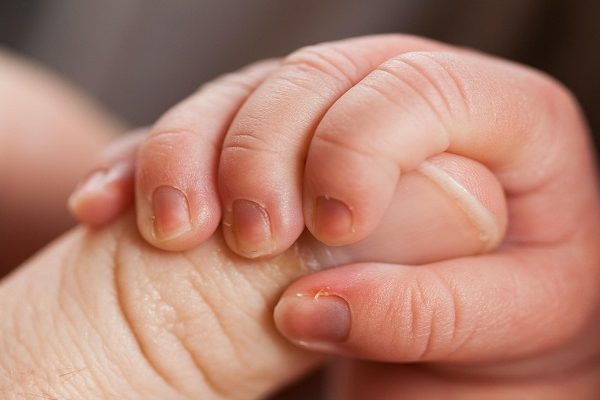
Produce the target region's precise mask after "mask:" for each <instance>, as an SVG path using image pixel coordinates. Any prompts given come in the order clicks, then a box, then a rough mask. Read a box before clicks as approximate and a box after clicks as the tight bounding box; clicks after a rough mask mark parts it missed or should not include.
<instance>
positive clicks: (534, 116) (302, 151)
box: [75, 36, 600, 398]
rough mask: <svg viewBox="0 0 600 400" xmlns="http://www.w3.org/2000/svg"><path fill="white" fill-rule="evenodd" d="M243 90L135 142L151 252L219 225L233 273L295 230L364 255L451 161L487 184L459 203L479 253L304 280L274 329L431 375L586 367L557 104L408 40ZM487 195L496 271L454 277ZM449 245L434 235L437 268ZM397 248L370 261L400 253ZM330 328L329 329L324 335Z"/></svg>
mask: <svg viewBox="0 0 600 400" xmlns="http://www.w3.org/2000/svg"><path fill="white" fill-rule="evenodd" d="M243 76H246V77H248V76H250V77H251V78H249V79H244V80H242V82H244V83H243V84H241V85H240V84H239V81H238V80H235V82H238V83H236V84H231V85H222V84H212V86H209V87H207V88H205V89H203V90H201V91H200V92H199V93H198V94H196V95H194V96H192V97H191V98H190V99H188V100H186V101H184V102H183V103H181V104H180V105H178V106H177V107H175V108H174V109H173V110H172V111H170V112H169V113H167V114H166V115H165V117H163V118H162V119H161V120H160V121H159V122H158V123H157V124H156V125H155V126H154V127H153V128H152V130H151V133H150V135H149V137H148V139H147V140H146V141H145V142H144V143H143V145H142V147H141V149H140V153H139V158H138V162H139V164H138V171H139V172H138V175H137V186H136V187H137V189H136V190H137V196H136V199H137V200H136V201H137V212H138V225H139V227H140V231H141V232H142V234H143V235H144V237H145V238H146V239H147V240H148V241H150V242H151V243H153V244H155V245H157V246H159V247H162V248H165V249H171V250H174V249H182V248H187V247H189V246H193V245H195V244H196V243H198V242H201V241H203V240H204V239H205V238H206V237H208V236H209V235H210V234H211V233H212V231H213V230H214V229H216V227H217V225H218V222H219V217H220V215H221V213H223V220H224V233H225V237H226V239H227V243H228V244H229V245H230V247H231V248H232V249H234V251H236V252H237V253H239V254H242V255H247V256H259V255H271V254H276V253H279V252H281V251H282V250H284V249H286V248H287V247H289V245H290V244H291V243H293V242H294V240H296V238H297V237H298V235H299V234H300V232H301V231H302V228H303V226H304V225H306V226H307V227H308V228H309V230H310V231H311V232H312V233H313V235H314V236H315V237H316V238H317V239H318V240H320V241H322V242H324V243H328V244H332V245H342V244H343V245H352V246H360V245H361V244H362V243H364V239H365V238H368V237H370V235H376V234H377V232H378V231H379V230H380V229H381V226H382V225H385V224H386V223H389V222H390V221H391V220H390V219H389V218H386V217H384V216H385V215H389V214H387V213H389V212H391V211H390V210H393V208H394V205H395V204H396V203H395V200H397V199H398V196H396V195H397V194H398V191H397V188H396V184H397V182H402V181H403V180H404V179H405V177H406V176H408V175H405V174H407V173H408V172H410V171H414V170H415V169H420V170H421V172H423V171H425V173H427V167H426V168H423V167H422V165H423V164H422V163H423V161H425V160H427V159H430V158H431V157H432V156H434V155H437V154H440V153H442V152H449V153H453V154H457V155H461V156H464V157H467V158H469V159H472V160H475V161H477V163H476V165H477V166H481V165H483V166H485V168H487V170H485V169H484V171H486V172H488V170H489V171H491V173H493V177H494V178H493V179H486V180H485V182H486V184H484V185H481V186H477V185H475V186H472V187H471V188H470V189H471V194H473V196H472V197H474V198H476V199H478V200H479V202H475V203H473V202H469V204H478V205H476V206H475V207H472V208H466V210H467V213H468V216H469V218H468V219H469V221H471V222H473V223H472V224H471V225H469V226H471V229H472V227H473V226H475V227H476V229H475V231H477V232H478V233H481V234H480V235H475V237H478V238H479V246H471V247H469V248H468V251H465V250H466V249H465V248H461V251H458V252H457V253H456V254H452V255H451V257H452V258H450V259H447V260H444V261H440V260H443V257H441V254H442V253H443V252H441V253H436V254H435V255H433V256H432V257H431V258H429V259H427V257H423V255H422V253H423V251H424V250H425V249H426V246H423V247H421V248H419V249H418V250H419V251H420V252H421V256H420V258H419V257H415V259H414V260H412V259H410V258H408V259H405V260H402V258H403V257H402V255H401V252H400V246H398V248H397V249H398V251H397V252H396V253H394V252H393V251H392V252H391V253H386V256H385V257H382V258H379V256H377V254H375V257H374V258H372V259H365V261H385V262H403V263H407V262H411V263H420V264H425V263H426V262H430V263H428V264H427V265H422V266H421V267H419V268H413V267H408V266H405V265H390V264H382V263H372V262H370V263H362V264H353V265H346V266H344V267H341V268H336V269H332V270H329V271H324V272H320V273H316V274H313V275H310V276H307V277H305V278H302V279H300V280H299V281H297V282H295V283H294V284H293V285H292V286H291V287H290V288H288V290H287V291H286V293H285V294H284V296H283V298H282V300H281V302H280V303H279V305H278V307H277V309H276V313H275V317H276V321H277V323H278V326H279V328H280V330H281V331H282V332H283V333H284V334H285V335H286V336H288V337H289V338H290V339H291V340H293V341H295V342H297V343H299V344H300V345H302V346H306V347H308V348H314V349H319V350H322V351H328V352H331V353H336V354H343V355H353V356H357V357H362V358H369V359H373V360H384V361H398V362H414V361H430V362H431V361H436V362H439V363H440V364H438V365H440V367H439V368H438V370H437V371H436V372H434V373H433V374H432V376H436V375H435V374H440V373H441V372H440V370H441V371H442V372H448V371H460V373H461V374H463V375H464V374H475V375H481V374H487V375H488V376H491V377H496V378H497V377H499V376H503V377H507V376H508V377H513V376H519V377H523V376H531V375H534V376H538V375H540V374H547V375H546V376H555V375H554V374H559V373H560V374H562V373H564V371H575V370H577V368H579V367H581V366H589V361H590V360H593V359H595V357H597V355H598V343H597V340H594V337H593V333H594V329H595V328H596V326H597V324H598V319H597V312H598V297H597V293H598V292H599V291H598V285H599V283H598V279H597V277H598V268H599V261H600V254H599V252H598V250H597V245H596V243H597V239H598V235H599V234H600V232H599V228H600V226H599V225H600V221H599V218H598V217H599V205H598V204H599V202H598V200H599V199H598V190H597V185H596V176H595V171H594V165H593V161H592V157H591V156H590V149H589V144H588V141H587V135H586V128H585V124H584V123H583V122H582V118H581V116H580V113H579V110H578V108H577V106H576V104H575V102H574V101H573V99H572V98H571V96H570V95H569V94H568V93H567V92H566V91H565V90H564V89H563V88H562V87H560V86H559V85H558V84H556V83H555V82H553V81H552V80H551V79H549V78H547V77H545V76H543V75H541V74H539V73H537V72H535V71H531V70H529V69H527V68H524V67H522V66H518V65H514V64H511V63H508V62H505V61H501V60H498V59H494V58H490V57H487V56H484V55H481V54H475V53H471V52H467V51H465V50H460V49H456V48H453V47H450V46H445V45H442V44H438V43H432V42H428V41H424V40H420V39H414V38H407V37H402V36H380V37H370V38H361V39H353V40H349V41H342V42H337V43H331V44H324V45H320V46H315V47H310V48H306V49H302V50H299V51H298V52H296V53H294V54H292V55H291V56H289V57H287V58H286V59H285V60H284V62H282V63H281V64H280V65H276V66H272V65H271V66H268V65H267V66H265V65H262V66H260V67H258V68H257V69H254V70H253V71H252V72H246V73H244V74H243ZM240 87H245V89H240ZM255 87H257V88H256V89H255ZM227 88H229V89H227ZM233 88H235V89H233ZM236 93H237V95H236ZM217 100H219V101H217ZM223 110H225V111H223ZM209 116H210V117H212V118H210V119H209ZM207 143H208V144H209V145H206V144H207ZM221 143H222V146H221ZM443 157H455V156H452V155H450V154H446V155H445V156H443ZM442 169H443V168H442ZM446 170H447V168H446ZM400 171H402V173H403V175H402V177H400ZM435 176H439V174H435V173H433V174H432V173H430V178H431V177H435ZM469 176H470V173H467V175H464V176H463V186H468V182H469V179H468V178H469ZM434 179H435V178H434ZM456 180H457V179H455V181H456ZM496 180H497V181H498V182H500V184H501V185H502V187H503V189H504V191H505V194H506V201H507V206H508V214H509V216H510V225H509V228H508V231H507V234H506V238H505V239H504V241H503V242H502V245H501V246H500V248H499V249H498V250H496V251H495V252H493V253H491V254H485V255H480V256H474V257H463V258H460V257H459V256H460V255H468V254H475V253H477V252H480V251H482V250H488V249H490V248H491V247H493V246H494V245H495V244H496V243H498V241H499V240H500V239H501V237H502V232H503V208H502V207H498V204H503V200H502V199H499V198H498V197H499V193H498V191H494V190H493V188H494V187H496V186H495V182H496ZM459 181H460V180H459ZM199 182H200V183H199ZM464 182H467V183H464ZM217 188H218V190H219V193H217ZM474 189H475V190H474ZM467 191H468V189H467ZM462 193H464V191H463V192H462ZM219 195H220V199H221V202H219ZM117 198H119V199H120V198H121V197H120V196H117ZM119 201H120V200H119ZM119 201H117V203H116V204H121V206H120V207H116V208H115V210H117V209H119V208H122V204H124V203H119ZM75 203H77V202H75ZM83 203H85V202H83ZM176 204H182V207H179V208H177V207H172V206H173V205H176ZM81 205H82V203H79V206H81ZM75 208H76V209H77V208H78V207H77V204H75ZM82 209H85V207H82V208H80V210H82ZM473 210H478V211H476V212H474V211H473ZM482 210H483V211H487V212H488V213H487V214H486V212H480V211H482ZM494 210H501V211H499V212H498V211H494ZM84 214H85V212H82V213H81V214H80V215H82V216H83V215H84ZM407 214H409V212H407V211H405V214H404V215H407ZM490 215H491V216H493V218H490ZM83 219H85V218H83ZM382 221H383V223H382ZM486 221H487V222H486ZM490 221H491V222H490ZM414 226H419V225H414ZM414 226H413V228H414ZM465 226H466V225H465ZM465 226H463V228H462V230H457V232H460V233H462V231H464V230H465V229H466V228H465ZM402 228H403V229H408V228H410V227H409V226H408V225H405V224H403V226H402ZM400 230H402V229H400ZM379 232H381V231H379ZM441 232H443V234H442V233H441ZM447 236H448V231H437V230H436V231H434V233H433V234H432V235H431V238H432V239H431V240H430V241H429V242H428V245H429V246H430V247H431V249H432V251H433V252H436V251H437V250H436V248H437V245H438V244H439V243H440V242H439V240H441V239H444V238H445V237H447ZM394 239H395V238H393V237H391V236H389V235H387V236H385V235H384V236H383V238H381V239H380V240H379V242H378V243H383V246H384V247H385V248H386V249H390V248H392V250H393V246H394V245H396V244H397V243H400V242H397V241H395V240H394ZM367 240H368V239H367ZM459 242H462V241H459ZM471 243H472V242H471ZM402 250H404V248H402ZM417 259H420V260H421V261H416V260H417ZM432 261H437V262H432ZM324 293H325V294H327V296H321V295H319V296H307V294H310V295H314V294H324ZM323 298H325V299H327V300H324V299H323ZM324 318H327V319H326V320H327V321H328V322H329V324H328V326H331V329H322V326H323V324H315V321H323V320H324ZM332 332H333V334H332ZM453 363H457V364H453ZM465 363H475V364H476V365H477V367H476V368H468V367H465ZM549 365H550V366H552V368H548V366H549ZM441 366H443V367H441ZM450 367H454V368H453V369H452V368H450ZM587 371H589V368H588V369H587ZM467 376H468V375H467ZM351 382H352V383H353V384H355V385H359V386H360V385H366V386H367V387H368V385H369V384H368V382H366V381H362V380H360V379H353V380H351ZM370 382H372V381H370ZM556 382H557V381H556V380H553V379H549V380H548V385H550V386H552V385H553V384H555V383H556ZM452 383H453V382H450V383H447V384H446V385H441V389H440V390H446V389H447V386H448V385H449V384H452ZM379 384H380V386H381V382H380V383H379ZM436 387H437V386H436ZM588 387H589V386H588ZM403 390H405V391H406V392H407V393H412V392H411V391H410V390H408V389H407V386H404V387H403ZM350 393H359V390H353V391H350ZM438 394H439V393H438ZM432 396H433V398H435V393H434V394H432ZM421 398H422V397H421Z"/></svg>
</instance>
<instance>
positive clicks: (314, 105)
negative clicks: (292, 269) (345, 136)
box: [219, 35, 442, 257]
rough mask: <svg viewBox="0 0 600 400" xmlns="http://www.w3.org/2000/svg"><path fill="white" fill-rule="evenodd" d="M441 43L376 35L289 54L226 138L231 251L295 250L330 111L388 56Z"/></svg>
mask: <svg viewBox="0 0 600 400" xmlns="http://www.w3.org/2000/svg"><path fill="white" fill-rule="evenodd" d="M441 47H442V45H441V44H439V43H436V42H433V41H430V40H425V39H420V38H415V37H410V36H403V35H379V36H371V37H363V38H355V39H348V40H342V41H339V42H331V43H324V44H320V45H316V46H310V47H306V48H302V49H300V50H298V51H296V52H294V53H292V54H291V55H290V56H288V57H286V58H285V59H284V60H283V61H282V64H281V66H280V68H279V69H278V70H277V71H276V72H274V73H273V74H272V75H271V76H270V77H269V78H268V79H266V80H265V81H264V82H263V83H262V84H261V85H260V86H259V88H258V89H257V90H256V91H255V92H254V94H253V95H252V96H251V97H250V98H249V99H248V101H247V102H246V103H245V104H244V106H243V107H242V108H241V109H240V111H239V113H238V114H237V116H236V117H235V119H234V121H233V123H232V125H231V128H230V129H229V131H228V133H227V136H226V137H225V140H224V143H223V153H222V155H221V160H220V165H219V189H220V194H221V199H222V202H223V207H224V210H223V212H224V215H223V220H224V224H223V228H224V234H225V238H226V240H227V243H228V244H229V246H230V247H231V248H232V250H234V251H235V252H237V253H238V254H240V255H243V256H246V257H260V256H266V255H274V254H277V253H280V252H282V251H283V250H285V249H287V248H288V247H290V246H291V245H292V244H293V243H294V242H295V240H296V239H297V238H298V236H299V235H300V234H301V232H302V231H303V229H304V217H303V213H302V173H303V170H304V161H305V156H306V152H307V149H308V145H309V143H310V138H311V136H312V134H313V133H314V129H315V128H316V126H317V125H318V123H319V121H320V119H321V118H322V117H323V115H324V114H325V112H326V111H327V109H329V107H331V105H332V104H334V103H335V101H336V100H337V99H338V98H339V97H340V96H341V95H342V94H344V93H345V92H346V91H347V90H348V89H350V88H351V87H352V86H353V85H354V84H356V83H357V82H359V81H360V80H361V79H362V78H363V77H365V76H366V75H367V74H368V73H369V72H370V71H372V69H373V68H375V67H376V66H377V65H379V64H380V63H382V62H383V61H385V60H387V59H388V58H389V57H392V56H393V55H397V54H400V53H403V52H407V51H413V50H417V49H437V48H441ZM394 186H395V185H394Z"/></svg>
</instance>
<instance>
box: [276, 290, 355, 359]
mask: <svg viewBox="0 0 600 400" xmlns="http://www.w3.org/2000/svg"><path fill="white" fill-rule="evenodd" d="M274 316H275V322H276V324H277V327H278V329H279V330H280V332H281V333H282V334H283V335H284V336H286V337H287V338H288V339H290V340H291V341H293V342H295V343H297V344H299V345H301V346H303V347H308V348H312V349H315V350H327V349H328V348H331V347H332V346H335V345H336V344H339V343H341V342H343V341H345V340H346V339H347V338H348V335H349V334H350V323H351V313H350V307H349V305H348V303H347V302H346V300H344V299H343V298H341V297H339V296H337V295H334V294H329V293H327V292H325V291H321V292H318V293H317V294H316V295H307V294H297V295H295V296H285V297H283V298H282V299H281V300H280V301H279V303H278V304H277V306H276V307H275V312H274Z"/></svg>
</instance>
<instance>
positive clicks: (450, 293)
mask: <svg viewBox="0 0 600 400" xmlns="http://www.w3.org/2000/svg"><path fill="white" fill-rule="evenodd" d="M587 255H589V249H584V248H582V246H580V245H578V244H574V243H568V244H564V245H562V246H557V247H555V248H540V247H534V246H532V247H530V248H527V249H518V250H516V249H515V248H505V249H503V250H502V251H500V252H498V253H495V254H487V255H481V256H474V257H467V258H456V259H453V260H447V261H441V262H437V263H433V264H428V265H425V266H422V267H412V266H406V265H394V264H380V263H363V264H352V265H348V266H344V267H339V268H334V269H331V270H327V271H323V272H318V273H316V274H313V275H310V276H306V277H303V278H301V279H299V280H298V281H297V282H295V283H294V284H292V285H291V286H290V287H289V288H288V289H287V290H286V292H285V293H284V295H283V297H282V299H281V300H280V302H279V304H278V305H277V307H276V309H275V320H276V323H277V326H278V328H279V330H280V331H281V332H282V333H283V334H284V336H286V337H287V338H288V339H290V340H292V341H293V342H295V343H297V344H299V345H300V346H302V347H305V348H309V349H314V350H319V351H323V352H327V353H331V354H338V355H344V356H352V357H358V358H363V359H370V360H376V361H393V362H420V361H436V362H480V363H484V362H485V363H500V364H501V363H505V362H509V361H515V360H518V359H522V358H529V360H528V365H527V366H528V367H529V368H532V369H535V368H536V367H535V366H534V365H535V359H536V356H537V355H540V357H541V355H543V354H546V355H547V354H548V353H550V354H553V350H555V349H559V348H561V347H563V346H565V345H566V344H570V343H571V344H574V345H575V344H577V343H584V344H585V345H582V346H579V348H578V347H577V346H573V347H574V348H575V349H578V350H575V351H570V352H569V353H568V354H562V357H561V358H559V359H561V362H560V363H558V364H560V368H564V367H566V368H569V367H572V366H573V365H578V364H580V363H581V362H582V361H583V362H585V360H586V357H588V356H589V354H595V353H594V352H595V350H590V348H589V343H596V342H597V341H590V340H586V339H591V337H590V335H591V334H592V332H594V331H595V328H590V326H595V325H593V324H594V321H595V311H594V310H595V304H596V301H597V300H596V299H597V292H598V284H597V281H595V280H591V279H589V276H590V273H591V270H592V268H595V269H596V270H597V267H596V266H595V265H594V266H593V265H591V263H590V259H589V258H587ZM571 264H575V265H577V266H578V269H577V270H574V269H573V268H567V266H568V265H571ZM565 282H568V284H567V283H565ZM596 325H597V323H596ZM586 343H587V344H586ZM596 345H597V343H596ZM573 347H572V348H573ZM557 352H558V350H557ZM541 365H543V359H540V362H539V363H538V364H537V367H540V366H541ZM544 368H545V367H544ZM518 370H520V369H518ZM538 370H539V369H538ZM500 371H501V369H500ZM513 371H514V369H513ZM496 372H498V371H496Z"/></svg>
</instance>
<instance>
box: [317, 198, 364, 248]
mask: <svg viewBox="0 0 600 400" xmlns="http://www.w3.org/2000/svg"><path fill="white" fill-rule="evenodd" d="M315 230H316V234H317V235H318V236H319V239H321V240H324V241H325V242H326V243H329V242H331V244H336V243H337V241H339V240H344V239H345V238H347V237H348V236H349V235H351V234H352V233H353V232H354V221H353V215H352V209H351V208H350V207H349V206H348V205H347V204H345V203H344V202H342V201H340V200H337V199H334V198H331V197H329V196H320V197H318V198H317V201H316V207H315Z"/></svg>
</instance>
